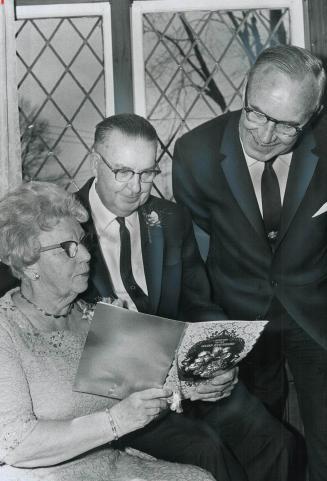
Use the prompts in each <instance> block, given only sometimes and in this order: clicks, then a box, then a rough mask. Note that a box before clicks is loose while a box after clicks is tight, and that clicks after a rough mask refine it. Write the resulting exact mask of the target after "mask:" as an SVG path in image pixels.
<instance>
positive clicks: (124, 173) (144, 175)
mask: <svg viewBox="0 0 327 481" xmlns="http://www.w3.org/2000/svg"><path fill="white" fill-rule="evenodd" d="M94 153H95V154H96V155H98V156H99V157H100V159H101V160H102V161H103V162H104V163H105V164H106V166H107V167H108V169H110V170H111V172H113V173H114V175H115V179H116V180H117V181H118V182H129V181H130V180H132V178H133V177H134V175H139V176H140V181H141V182H144V183H150V182H152V181H153V179H154V178H155V176H156V175H158V174H160V172H161V170H160V169H159V167H156V168H155V169H146V170H141V172H135V170H133V169H128V168H127V167H122V168H120V169H114V168H113V167H112V166H111V165H110V164H109V162H108V161H107V160H106V159H105V158H104V157H103V155H101V154H99V152H94Z"/></svg>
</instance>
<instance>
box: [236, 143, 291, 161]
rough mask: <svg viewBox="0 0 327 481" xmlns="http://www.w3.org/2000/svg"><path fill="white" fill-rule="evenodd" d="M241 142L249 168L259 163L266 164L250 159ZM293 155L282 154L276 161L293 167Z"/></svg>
mask: <svg viewBox="0 0 327 481" xmlns="http://www.w3.org/2000/svg"><path fill="white" fill-rule="evenodd" d="M240 141H241V146H242V150H243V154H244V157H245V160H246V163H247V165H248V167H251V166H252V165H254V164H255V163H257V162H259V163H262V164H264V162H261V161H260V160H256V159H253V157H250V156H249V155H248V154H247V153H246V152H245V150H244V147H243V143H242V140H241V139H240ZM292 155H293V152H292V151H291V152H287V153H286V154H281V155H278V157H277V158H276V160H279V161H280V162H283V163H284V164H286V165H287V167H290V165H291V160H292Z"/></svg>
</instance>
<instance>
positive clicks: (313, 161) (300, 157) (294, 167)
mask: <svg viewBox="0 0 327 481" xmlns="http://www.w3.org/2000/svg"><path fill="white" fill-rule="evenodd" d="M315 147H316V142H315V139H314V136H313V133H312V131H310V132H309V133H308V134H307V135H305V136H304V137H303V138H302V139H301V141H300V142H299V145H298V146H297V147H296V148H295V150H294V152H293V156H292V161H291V166H290V171H289V174H288V180H287V185H286V191H285V197H284V202H283V209H282V217H281V225H280V231H279V236H278V239H277V244H276V248H277V247H278V245H279V243H280V242H281V240H282V239H283V237H284V236H285V234H286V232H287V230H288V228H289V226H290V224H291V222H292V220H293V218H294V215H295V214H296V212H297V209H298V208H299V205H300V203H301V201H302V199H303V197H304V195H305V193H306V190H307V188H308V185H309V183H310V181H311V179H312V176H313V174H314V171H315V168H316V165H317V162H318V160H319V157H318V156H317V155H316V154H315V153H314V152H313V149H314V148H315Z"/></svg>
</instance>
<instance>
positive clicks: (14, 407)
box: [0, 320, 37, 463]
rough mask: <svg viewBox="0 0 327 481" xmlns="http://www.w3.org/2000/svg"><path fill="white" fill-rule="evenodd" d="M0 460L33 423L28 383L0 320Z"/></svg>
mask: <svg viewBox="0 0 327 481" xmlns="http://www.w3.org/2000/svg"><path fill="white" fill-rule="evenodd" d="M0 366H1V369H0V393H1V395H0V462H2V463H3V462H6V458H7V456H8V455H10V454H11V453H12V452H13V450H14V449H15V448H16V447H17V446H18V445H19V444H20V443H21V442H22V441H23V439H24V438H26V436H27V435H28V434H29V433H30V432H31V431H32V429H33V428H34V426H35V425H36V423H37V420H36V418H35V415H34V413H33V408H32V402H31V397H30V393H29V387H28V383H27V380H26V377H25V374H24V371H23V368H22V365H21V362H20V357H19V354H18V353H17V351H16V348H15V344H14V342H13V339H12V336H11V334H10V327H9V326H8V325H6V322H2V320H0Z"/></svg>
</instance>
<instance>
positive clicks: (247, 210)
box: [221, 116, 268, 245]
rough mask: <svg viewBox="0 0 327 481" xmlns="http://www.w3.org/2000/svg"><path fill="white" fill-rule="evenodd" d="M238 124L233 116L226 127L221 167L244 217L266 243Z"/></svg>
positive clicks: (237, 117)
mask: <svg viewBox="0 0 327 481" xmlns="http://www.w3.org/2000/svg"><path fill="white" fill-rule="evenodd" d="M238 124H239V116H233V117H231V118H230V119H229V122H228V124H227V126H226V129H225V132H224V135H223V139H222V144H221V154H222V156H223V158H222V160H221V167H222V169H223V171H224V174H225V177H226V180H227V182H228V184H229V187H230V189H231V191H232V193H233V195H234V197H235V199H236V201H237V203H238V204H239V206H240V208H241V209H242V211H243V213H244V215H245V217H246V218H247V219H248V221H249V222H250V224H251V225H252V227H253V228H254V230H255V231H256V232H257V233H258V235H259V237H260V238H261V239H264V240H265V241H266V234H265V230H264V225H263V220H262V217H261V214H260V210H259V206H258V202H257V199H256V196H255V192H254V188H253V184H252V181H251V177H250V173H249V169H248V167H247V164H246V160H245V157H244V154H243V150H242V146H241V142H240V138H239V130H238ZM267 245H268V244H267Z"/></svg>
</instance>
